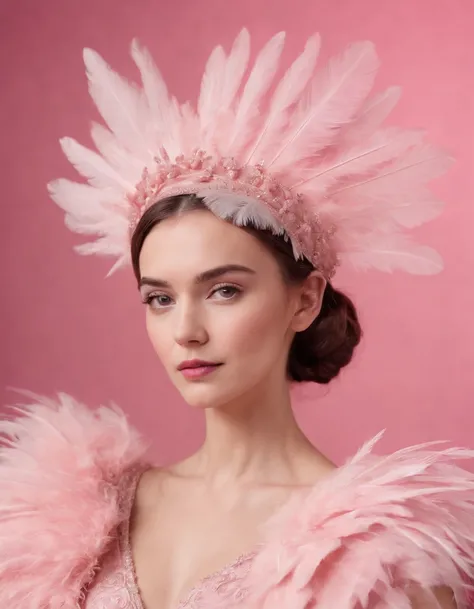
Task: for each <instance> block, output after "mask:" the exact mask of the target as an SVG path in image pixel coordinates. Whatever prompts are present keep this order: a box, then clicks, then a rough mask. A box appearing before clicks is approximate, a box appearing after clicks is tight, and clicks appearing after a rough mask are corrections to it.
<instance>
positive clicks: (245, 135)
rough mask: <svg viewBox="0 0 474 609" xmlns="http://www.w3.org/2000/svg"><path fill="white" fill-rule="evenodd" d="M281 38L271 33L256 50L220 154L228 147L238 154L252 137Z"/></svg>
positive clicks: (281, 42) (275, 68)
mask: <svg viewBox="0 0 474 609" xmlns="http://www.w3.org/2000/svg"><path fill="white" fill-rule="evenodd" d="M284 42H285V34H284V32H280V33H279V34H276V35H275V36H273V38H271V40H270V41H269V42H267V44H266V45H265V46H264V48H263V49H262V50H261V51H260V53H259V54H258V56H257V59H256V60H255V64H254V67H253V69H252V71H251V72H250V75H249V77H248V79H247V82H246V84H245V87H244V90H243V92H242V96H241V98H240V100H239V102H238V104H237V106H236V111H235V123H234V128H233V131H232V133H231V136H230V138H229V142H228V143H227V144H226V145H225V150H223V151H222V153H223V154H229V153H230V152H231V151H232V154H233V155H234V156H235V157H236V158H239V156H240V155H241V153H242V151H243V150H245V148H246V147H248V146H249V145H250V144H251V143H252V141H254V138H255V129H256V128H257V122H258V119H259V111H260V105H261V103H262V101H263V100H264V98H265V96H266V94H267V92H268V89H269V88H270V85H271V84H272V82H273V79H274V77H275V74H276V72H277V70H278V66H279V62H280V56H281V52H282V50H283V45H284ZM223 145H224V142H223Z"/></svg>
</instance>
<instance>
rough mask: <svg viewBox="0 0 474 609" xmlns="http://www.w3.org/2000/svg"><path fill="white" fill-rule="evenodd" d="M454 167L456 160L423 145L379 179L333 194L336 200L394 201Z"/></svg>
mask: <svg viewBox="0 0 474 609" xmlns="http://www.w3.org/2000/svg"><path fill="white" fill-rule="evenodd" d="M451 164H452V159H451V158H449V157H448V156H446V154H444V153H443V152H440V151H438V150H436V149H435V148H433V147H432V146H430V145H429V144H425V143H420V145H417V146H414V147H413V148H412V149H411V150H410V151H409V152H408V153H407V154H405V155H403V156H402V157H401V158H400V159H397V160H395V161H394V162H393V163H392V164H390V166H388V167H386V168H383V170H381V171H380V172H378V173H377V174H376V175H375V176H373V177H369V178H367V179H363V180H360V181H358V182H356V183H355V184H349V185H347V186H343V187H342V188H340V189H338V190H336V191H335V192H333V193H331V194H332V196H333V197H338V196H339V195H341V194H343V193H344V197H346V196H347V195H349V196H351V197H359V196H363V197H366V198H369V199H370V198H374V199H375V198H376V199H379V200H380V199H392V198H394V197H398V196H400V195H401V194H402V193H403V194H405V193H407V192H413V190H414V191H415V192H416V190H417V187H418V185H421V184H423V183H424V182H428V181H429V180H431V179H433V178H435V177H438V176H439V175H440V174H442V173H444V172H445V171H446V170H447V169H448V167H450V165H451Z"/></svg>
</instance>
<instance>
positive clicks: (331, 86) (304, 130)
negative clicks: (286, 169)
mask: <svg viewBox="0 0 474 609" xmlns="http://www.w3.org/2000/svg"><path fill="white" fill-rule="evenodd" d="M377 68H378V58H377V55H376V53H375V49H374V47H373V45H372V44H371V43H369V42H364V43H357V44H354V45H352V46H351V47H350V48H349V49H348V50H347V51H346V52H345V53H344V54H343V55H342V57H340V58H339V57H338V58H336V59H333V60H332V61H330V63H329V65H328V66H327V67H326V68H325V69H324V70H322V72H321V73H320V74H317V75H316V77H315V79H314V82H313V84H312V87H311V89H310V91H309V94H308V97H307V98H303V100H302V102H301V103H300V107H299V108H298V111H297V113H296V115H295V116H296V118H295V121H294V124H293V125H292V128H291V130H290V135H289V137H287V138H286V141H285V143H284V145H283V146H282V147H281V148H280V149H279V151H278V152H277V154H276V155H275V156H274V157H273V159H272V160H271V161H270V164H269V166H270V167H272V168H273V170H274V171H278V170H279V168H281V167H282V165H286V164H288V162H289V158H290V157H291V158H293V159H294V162H298V161H299V160H300V159H305V158H308V157H313V156H314V155H316V154H317V153H318V152H319V151H320V150H322V149H323V148H324V147H325V146H326V145H328V144H329V143H330V142H331V140H332V139H333V138H334V132H335V131H337V129H339V128H340V127H341V126H345V125H346V124H347V123H349V122H350V121H351V120H352V119H353V118H354V117H355V116H356V115H357V113H358V111H359V110H360V107H361V105H362V103H363V102H364V101H365V99H366V97H367V95H368V94H369V92H370V90H371V88H372V85H373V81H374V78H375V74H376V71H377Z"/></svg>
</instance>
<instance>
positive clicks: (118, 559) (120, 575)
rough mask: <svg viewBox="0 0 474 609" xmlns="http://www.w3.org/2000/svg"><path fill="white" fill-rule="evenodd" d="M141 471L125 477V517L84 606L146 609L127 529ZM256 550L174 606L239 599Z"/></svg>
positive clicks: (196, 607)
mask: <svg viewBox="0 0 474 609" xmlns="http://www.w3.org/2000/svg"><path fill="white" fill-rule="evenodd" d="M141 472H142V470H138V471H137V470H135V471H132V472H131V473H130V474H129V475H127V476H126V477H125V480H124V484H123V487H122V488H123V489H124V490H123V493H122V496H121V498H120V500H121V501H122V502H123V509H124V514H125V519H124V521H123V522H122V524H121V525H120V526H119V527H118V529H117V535H116V536H115V537H114V538H113V539H112V541H111V546H110V549H109V551H108V552H107V553H106V555H105V556H104V557H103V561H102V562H101V565H100V569H99V571H98V573H97V576H96V578H95V579H94V581H93V582H92V585H91V586H90V587H89V589H88V591H87V595H86V601H85V605H83V607H84V609H106V608H107V609H108V608H109V607H111V606H113V607H114V608H116V609H145V607H144V605H143V601H142V599H141V596H140V590H139V588H138V584H137V577H136V572H135V567H134V563H133V557H132V551H131V545H130V537H129V529H130V517H131V511H132V507H133V501H134V497H135V490H136V487H137V483H138V480H139V478H140V474H141ZM254 556H255V552H249V553H248V554H246V555H243V556H240V557H239V558H238V559H237V560H235V561H234V562H232V563H231V564H229V565H227V566H226V567H224V568H223V569H220V570H219V571H216V572H215V573H213V574H212V575H209V576H208V577H206V578H204V579H202V580H201V581H200V582H199V583H198V584H196V586H194V588H192V589H191V591H190V592H189V593H188V595H187V596H186V598H184V599H182V600H181V602H180V603H179V604H178V606H177V608H176V609H201V608H203V605H202V604H201V602H204V599H206V603H207V602H208V599H209V597H210V596H211V597H212V596H213V595H217V596H218V597H219V599H220V600H222V599H225V598H228V599H229V600H231V599H232V600H235V601H241V600H243V599H244V598H245V596H246V593H247V589H246V587H245V582H244V580H245V577H246V576H247V574H248V573H249V571H250V568H251V565H252V560H253V558H254Z"/></svg>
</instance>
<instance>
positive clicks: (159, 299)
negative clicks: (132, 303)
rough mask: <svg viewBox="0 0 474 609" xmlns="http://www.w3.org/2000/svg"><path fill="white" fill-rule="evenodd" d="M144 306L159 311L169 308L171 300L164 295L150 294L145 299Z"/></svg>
mask: <svg viewBox="0 0 474 609" xmlns="http://www.w3.org/2000/svg"><path fill="white" fill-rule="evenodd" d="M145 304H147V305H149V306H150V307H151V308H152V309H161V308H163V307H169V306H170V304H171V298H170V297H169V296H166V294H150V295H149V296H147V297H146V299H145Z"/></svg>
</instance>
